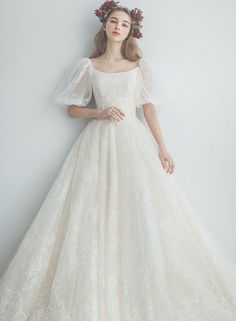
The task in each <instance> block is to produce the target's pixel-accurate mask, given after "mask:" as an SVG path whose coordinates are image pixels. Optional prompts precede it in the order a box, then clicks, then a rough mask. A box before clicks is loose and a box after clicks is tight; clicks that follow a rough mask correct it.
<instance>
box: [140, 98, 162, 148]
mask: <svg viewBox="0 0 236 321" xmlns="http://www.w3.org/2000/svg"><path fill="white" fill-rule="evenodd" d="M144 117H145V119H146V121H147V124H148V126H149V128H150V130H151V132H152V135H153V137H154V138H155V140H156V142H157V144H158V146H159V148H160V149H162V150H166V149H167V148H166V146H165V142H164V138H163V136H162V132H161V127H160V124H159V119H158V116H157V113H156V110H155V106H154V105H152V104H145V105H144Z"/></svg>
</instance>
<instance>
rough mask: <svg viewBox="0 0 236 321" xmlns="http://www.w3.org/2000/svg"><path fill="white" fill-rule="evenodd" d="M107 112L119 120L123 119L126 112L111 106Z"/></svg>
mask: <svg viewBox="0 0 236 321" xmlns="http://www.w3.org/2000/svg"><path fill="white" fill-rule="evenodd" d="M107 113H108V114H109V115H110V116H112V117H113V118H115V119H116V120H118V121H119V120H122V119H123V117H125V113H124V112H123V111H122V110H121V109H119V108H116V107H109V108H108V110H107Z"/></svg>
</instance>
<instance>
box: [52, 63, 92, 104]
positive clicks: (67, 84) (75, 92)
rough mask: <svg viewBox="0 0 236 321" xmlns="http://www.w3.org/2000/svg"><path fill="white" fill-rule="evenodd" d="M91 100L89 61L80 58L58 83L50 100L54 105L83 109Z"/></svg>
mask: <svg viewBox="0 0 236 321" xmlns="http://www.w3.org/2000/svg"><path fill="white" fill-rule="evenodd" d="M91 98H92V70H91V64H90V59H89V58H87V57H83V58H80V59H79V61H77V62H76V63H75V64H73V65H72V67H71V68H70V69H69V70H68V71H67V73H66V74H65V75H64V76H63V77H62V79H61V80H60V81H59V83H58V85H57V87H56V90H55V92H54V93H53V95H52V100H53V102H54V103H55V104H59V105H63V106H64V107H66V106H68V105H77V106H82V107H85V106H86V105H87V104H88V103H89V101H90V100H91Z"/></svg>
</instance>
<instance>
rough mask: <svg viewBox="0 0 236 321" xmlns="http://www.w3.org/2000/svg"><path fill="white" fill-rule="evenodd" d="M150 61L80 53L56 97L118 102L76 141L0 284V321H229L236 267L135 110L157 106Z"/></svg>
mask: <svg viewBox="0 0 236 321" xmlns="http://www.w3.org/2000/svg"><path fill="white" fill-rule="evenodd" d="M152 79H153V76H152V69H151V67H150V63H149V60H148V59H147V58H145V57H143V58H141V59H140V60H139V63H138V66H137V67H135V68H133V69H131V70H128V71H123V72H109V73H108V72H103V71H99V70H97V69H95V68H94V67H93V66H92V63H91V60H90V59H89V58H87V57H82V58H80V59H79V60H78V61H77V62H76V64H74V65H73V67H72V68H71V70H69V72H68V74H67V76H66V77H65V78H64V77H63V80H62V84H63V85H60V86H59V87H60V90H59V91H58V92H57V94H56V96H55V100H54V101H55V102H56V103H57V104H59V105H62V106H67V105H71V104H75V105H79V106H84V107H85V108H86V106H87V105H88V103H89V101H90V100H91V97H92V94H94V97H95V100H96V105H97V108H106V107H107V106H116V107H119V108H121V109H122V110H123V111H124V112H125V118H124V119H123V120H120V121H117V120H115V119H96V118H93V119H91V120H90V121H89V122H88V124H87V125H86V126H85V127H84V128H83V130H82V132H81V133H80V135H79V137H78V138H77V139H76V141H75V142H74V144H73V145H72V147H71V150H70V152H69V154H68V156H67V157H66V159H65V161H64V163H63V165H62V168H61V169H60V171H59V173H58V175H57V177H56V179H55V181H54V182H53V185H52V187H51V188H50V191H49V193H48V195H47V197H46V199H45V200H44V202H43V204H42V206H41V208H40V210H39V212H38V213H37V215H36V217H35V219H34V220H33V222H32V224H31V226H30V227H29V229H28V230H27V233H26V234H25V236H24V238H23V240H22V242H21V243H20V245H19V247H18V249H17V251H16V253H15V255H14V257H13V259H12V260H11V263H10V264H9V266H8V268H7V269H6V271H5V273H4V275H3V276H2V278H1V282H0V320H1V321H235V320H236V271H235V266H234V265H233V263H232V262H230V261H229V260H228V258H227V257H226V255H225V254H224V251H223V248H222V247H221V246H220V244H219V243H218V242H217V241H216V240H215V239H213V237H212V236H211V235H210V234H209V233H208V232H207V230H206V229H205V228H204V226H203V224H202V222H201V221H200V219H199V217H198V216H197V214H196V213H195V211H194V210H193V208H192V207H191V205H190V204H189V202H188V200H187V199H186V196H185V194H184V192H183V191H182V190H181V188H180V186H179V185H178V184H177V183H176V182H175V180H174V177H173V175H172V176H171V175H170V174H168V173H166V171H165V170H164V169H163V167H162V165H161V162H160V160H159V157H158V148H157V144H156V143H155V142H154V140H153V139H152V138H151V136H150V132H149V131H148V129H147V127H146V126H144V123H143V122H142V121H140V119H139V117H137V113H136V112H137V111H138V109H139V110H140V108H141V107H142V104H145V103H153V104H154V105H155V106H157V105H158V103H159V102H160V100H159V98H157V96H156V95H155V92H154V91H153V86H152Z"/></svg>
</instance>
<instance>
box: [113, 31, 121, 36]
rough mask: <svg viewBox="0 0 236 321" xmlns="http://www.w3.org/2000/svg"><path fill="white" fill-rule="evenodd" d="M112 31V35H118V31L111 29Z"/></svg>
mask: <svg viewBox="0 0 236 321" xmlns="http://www.w3.org/2000/svg"><path fill="white" fill-rule="evenodd" d="M112 33H113V35H117V36H120V34H119V32H116V31H113V32H112Z"/></svg>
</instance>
